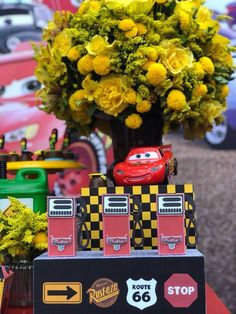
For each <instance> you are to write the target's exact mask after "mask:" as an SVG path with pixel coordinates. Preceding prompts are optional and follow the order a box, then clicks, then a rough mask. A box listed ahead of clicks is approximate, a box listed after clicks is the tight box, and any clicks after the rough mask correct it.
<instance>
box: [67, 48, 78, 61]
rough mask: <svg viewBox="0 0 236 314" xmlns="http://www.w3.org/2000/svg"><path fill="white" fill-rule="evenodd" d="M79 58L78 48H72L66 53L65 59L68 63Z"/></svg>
mask: <svg viewBox="0 0 236 314" xmlns="http://www.w3.org/2000/svg"><path fill="white" fill-rule="evenodd" d="M79 57H80V52H79V49H78V47H72V48H71V49H70V50H69V52H68V53H67V58H68V59H69V60H70V61H76V60H78V59H79Z"/></svg>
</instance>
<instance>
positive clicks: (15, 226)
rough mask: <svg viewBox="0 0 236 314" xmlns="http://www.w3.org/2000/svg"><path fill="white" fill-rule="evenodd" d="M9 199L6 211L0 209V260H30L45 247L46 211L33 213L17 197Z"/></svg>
mask: <svg viewBox="0 0 236 314" xmlns="http://www.w3.org/2000/svg"><path fill="white" fill-rule="evenodd" d="M9 199H10V202H11V203H10V206H9V208H8V209H7V211H5V212H2V211H1V210H0V260H1V261H5V262H6V261H7V260H8V259H26V260H28V261H32V260H33V258H34V257H36V256H37V255H39V254H41V252H42V251H45V250H46V249H47V217H46V213H44V214H40V213H34V212H33V210H32V209H30V208H27V207H26V206H25V205H23V204H22V203H21V202H20V201H18V200H17V199H15V198H13V197H9Z"/></svg>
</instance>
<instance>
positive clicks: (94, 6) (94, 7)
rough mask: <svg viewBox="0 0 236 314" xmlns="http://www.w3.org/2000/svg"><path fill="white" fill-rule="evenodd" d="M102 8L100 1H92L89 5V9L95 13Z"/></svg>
mask: <svg viewBox="0 0 236 314" xmlns="http://www.w3.org/2000/svg"><path fill="white" fill-rule="evenodd" d="M100 8H101V3H100V2H99V1H96V0H94V1H90V3H89V9H92V10H94V11H99V10H100Z"/></svg>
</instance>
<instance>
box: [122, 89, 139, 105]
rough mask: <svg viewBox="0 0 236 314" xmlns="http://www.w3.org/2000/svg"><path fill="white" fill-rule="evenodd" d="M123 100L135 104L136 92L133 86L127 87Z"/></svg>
mask: <svg viewBox="0 0 236 314" xmlns="http://www.w3.org/2000/svg"><path fill="white" fill-rule="evenodd" d="M125 102H127V104H130V105H135V104H136V102H137V97H136V92H135V90H134V89H133V88H128V90H127V92H126V94H125Z"/></svg>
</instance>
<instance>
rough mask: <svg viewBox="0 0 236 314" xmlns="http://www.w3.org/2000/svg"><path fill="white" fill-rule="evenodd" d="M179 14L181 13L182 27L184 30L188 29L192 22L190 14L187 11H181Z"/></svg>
mask: <svg viewBox="0 0 236 314" xmlns="http://www.w3.org/2000/svg"><path fill="white" fill-rule="evenodd" d="M178 15H179V21H180V28H181V29H182V30H187V29H188V28H189V25H190V22H191V16H190V14H189V13H187V12H185V11H179V12H178Z"/></svg>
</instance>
